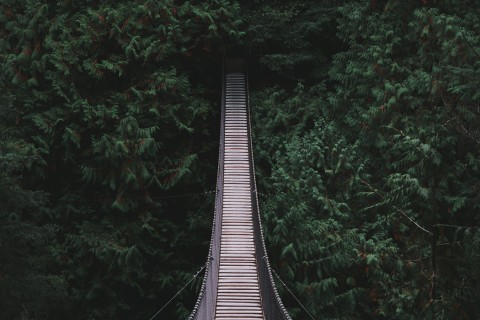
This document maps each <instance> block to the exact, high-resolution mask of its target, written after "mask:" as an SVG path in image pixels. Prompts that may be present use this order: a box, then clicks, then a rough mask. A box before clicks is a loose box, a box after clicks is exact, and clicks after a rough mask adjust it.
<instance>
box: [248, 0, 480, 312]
mask: <svg viewBox="0 0 480 320" xmlns="http://www.w3.org/2000/svg"><path fill="white" fill-rule="evenodd" d="M468 3H469V5H468V6H465V4H466V2H465V1H455V2H454V3H452V2H449V3H448V4H446V3H445V4H444V3H443V2H435V1H407V2H405V1H351V2H349V3H346V4H342V5H339V6H337V8H336V14H338V16H337V15H333V16H334V17H335V20H336V23H337V25H338V32H337V36H338V37H339V38H340V39H341V40H342V41H343V42H344V43H345V44H346V45H347V46H348V47H347V48H345V49H343V48H342V47H337V50H338V52H337V53H336V54H335V55H334V56H333V63H332V64H331V67H330V70H329V71H328V75H325V74H323V75H321V76H320V77H318V78H317V76H314V75H313V74H309V73H302V75H305V76H306V77H308V78H307V79H305V82H304V83H305V85H304V86H305V88H303V86H302V90H301V91H299V90H298V89H296V90H293V91H290V90H288V89H287V91H285V90H283V91H281V90H278V89H262V90H261V91H260V92H258V93H257V92H256V93H254V94H253V97H254V99H253V108H254V112H255V121H256V123H258V124H260V125H259V126H258V127H257V128H256V129H255V130H256V135H255V143H256V157H257V159H258V161H257V166H258V170H257V173H258V174H259V175H260V179H259V181H261V184H260V188H261V189H263V192H264V193H265V194H266V197H264V198H261V202H263V203H264V205H263V208H262V209H263V212H264V214H265V219H266V224H265V227H266V229H267V234H268V235H269V236H268V237H267V240H268V242H269V245H270V246H269V247H271V248H272V249H273V251H271V252H270V257H271V259H272V260H273V266H274V267H275V268H277V269H278V270H279V272H280V274H281V275H282V276H283V278H284V280H287V283H288V284H290V286H291V287H292V288H293V289H294V292H295V294H296V295H298V296H299V297H300V298H301V299H302V301H304V302H306V304H307V307H308V309H309V310H310V312H311V313H313V314H314V315H315V316H316V317H318V318H322V319H324V318H326V319H329V318H332V319H333V318H335V319H339V318H342V319H356V318H362V319H384V318H385V319H419V318H422V319H423V318H425V319H452V318H458V319H460V318H461V319H474V318H475V317H476V315H477V314H478V313H479V312H480V311H479V310H478V305H477V303H476V302H475V301H478V300H479V298H480V297H479V296H478V292H479V272H478V267H477V265H478V263H479V260H478V255H477V254H476V253H473V251H472V250H478V241H477V240H476V238H477V237H478V234H479V229H480V228H479V221H478V214H477V212H478V203H479V201H478V200H479V198H478V190H479V186H480V180H479V177H480V172H479V171H478V168H479V167H478V161H479V159H480V153H479V150H480V149H479V147H480V145H479V142H480V141H479V139H478V121H479V116H480V113H479V110H478V99H479V98H480V96H479V95H478V81H479V80H480V78H479V77H478V71H479V70H478V67H479V63H478V61H479V60H478V58H479V51H480V50H479V48H480V42H479V38H478V36H477V34H478V26H479V25H480V20H479V18H478V17H479V7H478V5H477V4H476V3H475V4H474V3H473V2H468ZM297 5H298V6H301V5H302V4H301V3H297ZM282 8H283V7H282ZM317 8H318V7H317ZM265 9H266V10H268V5H265ZM278 10H280V12H277V13H275V11H270V12H272V14H274V15H275V16H276V17H277V18H279V19H280V17H281V16H284V17H285V16H288V17H290V16H289V10H288V9H287V8H284V10H283V11H282V10H281V9H278ZM288 19H290V18H288ZM288 19H287V20H288ZM308 20H309V19H308V15H306V16H304V19H303V20H302V22H303V23H305V24H307V23H309V22H308ZM321 20H322V18H319V19H318V21H321ZM282 21H286V20H282ZM289 21H291V20H289ZM269 23H270V21H269V20H267V21H266V22H265V24H266V25H267V26H268V24H269ZM279 23H280V22H279ZM286 26H288V27H291V26H292V25H291V24H288V23H287V24H286ZM258 29H259V30H268V28H267V29H262V28H258ZM270 36H271V37H273V36H274V35H273V31H271V33H270ZM289 39H290V38H289ZM293 39H294V40H291V41H296V40H297V39H298V37H297V38H293ZM317 41H321V38H317ZM252 43H253V45H257V44H256V43H255V41H254V40H252ZM285 43H286V44H285V46H284V47H282V48H278V52H277V54H278V55H281V54H283V53H286V52H290V51H291V48H290V47H289V45H288V43H289V41H285ZM260 60H261V61H262V62H263V63H269V64H270V67H271V68H272V69H276V68H280V69H281V71H280V73H282V72H284V73H288V74H290V75H292V74H293V75H295V74H296V72H300V70H302V69H301V67H300V66H299V65H298V66H296V67H294V71H293V72H290V71H289V70H290V68H291V66H289V65H288V64H284V65H282V66H279V64H277V63H276V62H275V61H269V62H267V61H266V60H263V58H260ZM300 77H301V76H298V75H297V76H296V77H295V78H296V79H299V78H300ZM315 79H324V80H325V81H324V83H325V84H326V91H325V90H323V91H319V90H318V87H317V85H315V86H313V87H312V88H311V89H310V87H311V85H310V84H311V83H314V84H315V83H316V84H318V83H319V81H318V80H315ZM253 88H255V86H253ZM258 88H261V87H260V86H258ZM287 88H288V87H287ZM312 92H315V94H312ZM312 123H315V125H312ZM262 200H263V201H262ZM337 239H338V240H340V239H341V241H340V242H338V243H337V242H336V240H337ZM330 245H332V247H331V248H329V246H330ZM267 246H268V245H267ZM327 248H329V249H330V250H332V251H328V250H327ZM474 248H476V249H474ZM333 250H334V251H333ZM315 258H316V259H315ZM337 272H338V273H337ZM322 283H328V284H329V285H328V286H327V285H324V286H323V287H322V286H321V285H320V284H322ZM315 285H317V286H318V285H320V286H319V287H316V290H312V289H311V288H313V287H314V286H315ZM309 286H311V287H309ZM350 289H352V290H350ZM323 290H324V291H323ZM317 294H318V296H317ZM284 296H287V297H288V295H287V294H286V293H285V295H284ZM286 302H287V305H289V306H290V305H291V306H295V307H297V304H296V303H295V302H294V301H289V300H288V299H287V300H286ZM292 314H294V315H297V318H299V319H304V318H305V319H306V318H307V315H306V314H305V313H304V312H302V311H300V310H298V309H292Z"/></svg>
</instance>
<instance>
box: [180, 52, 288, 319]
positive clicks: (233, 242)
mask: <svg viewBox="0 0 480 320" xmlns="http://www.w3.org/2000/svg"><path fill="white" fill-rule="evenodd" d="M248 101H249V99H248V77H247V73H246V69H245V65H244V62H243V60H241V59H230V60H226V61H225V62H224V72H223V81H222V103H221V105H222V116H221V117H222V120H221V129H220V149H219V157H218V173H217V190H216V197H215V213H214V221H213V226H212V237H211V241H210V249H209V253H208V259H207V264H206V268H205V276H204V279H203V283H202V287H201V290H200V294H199V297H198V300H197V303H196V305H195V307H194V309H193V312H192V314H191V315H190V317H189V319H190V320H211V319H215V320H234V319H236V320H238V319H266V320H273V319H275V320H281V319H285V320H291V318H290V316H289V315H288V313H287V311H286V309H285V307H284V306H283V304H282V301H281V300H280V297H279V295H278V293H277V290H276V287H275V283H274V281H273V277H272V270H271V269H270V265H269V262H268V258H267V252H266V249H265V242H264V239H263V233H262V228H261V221H260V215H259V210H258V196H257V192H256V186H255V185H256V184H255V174H254V172H255V171H254V161H253V154H252V140H251V121H250V112H249V103H248Z"/></svg>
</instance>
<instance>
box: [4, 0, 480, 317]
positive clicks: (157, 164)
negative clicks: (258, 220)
mask: <svg viewBox="0 0 480 320" xmlns="http://www.w3.org/2000/svg"><path fill="white" fill-rule="evenodd" d="M241 4H242V7H241V8H240V6H239V4H238V3H237V2H235V1H229V0H220V1H217V0H215V1H173V0H168V1H150V0H146V1H134V0H128V1H120V2H119V1H83V2H82V1H76V2H75V1H62V2H58V1H57V2H52V1H40V0H28V1H20V0H9V1H4V2H2V3H1V4H0V72H1V74H2V76H3V78H2V79H1V81H0V89H1V91H0V120H1V123H0V129H1V139H0V169H1V172H0V175H1V180H0V218H1V219H2V224H1V227H0V301H1V302H0V309H1V310H2V313H1V316H0V318H2V319H64V318H65V317H68V318H69V319H73V320H75V319H148V318H149V316H151V315H152V314H154V313H155V312H156V311H157V310H158V308H159V307H161V306H162V305H163V303H165V302H167V301H168V299H169V298H170V297H171V296H173V295H174V294H175V292H176V291H177V290H178V289H179V288H181V287H182V286H183V284H184V283H186V282H188V281H189V280H190V279H191V277H192V275H193V273H194V272H195V271H196V270H198V269H199V268H200V266H201V265H202V264H203V263H204V262H205V257H206V255H207V248H208V241H209V239H210V227H211V214H212V212H213V207H212V206H213V194H212V193H208V192H209V191H212V190H214V188H215V186H214V185H215V175H216V161H217V145H218V141H217V137H218V134H217V132H218V115H219V114H218V101H219V92H220V91H219V84H220V77H219V75H220V57H221V55H222V52H224V51H227V52H228V51H229V48H231V47H233V48H234V49H235V50H239V48H241V49H243V50H244V51H245V52H247V53H248V54H249V66H250V88H251V101H252V110H253V121H254V122H253V124H254V145H255V158H256V166H257V175H258V180H257V181H258V186H257V188H258V190H259V191H260V192H261V195H260V204H261V213H262V214H263V221H264V228H265V231H266V232H265V235H266V240H267V248H268V251H269V257H270V259H271V261H272V266H273V267H274V268H275V270H276V271H277V272H278V273H279V274H280V276H281V277H282V278H283V280H284V281H286V283H287V285H288V286H289V287H290V288H291V289H292V290H293V292H294V293H295V295H296V296H298V298H299V299H300V300H301V301H302V302H304V304H305V306H306V307H307V308H308V310H309V312H310V313H312V314H313V315H314V316H315V318H317V319H475V318H476V317H477V316H478V314H480V310H479V306H478V301H479V300H480V296H479V292H480V288H479V285H480V272H479V270H480V269H479V268H478V265H479V264H480V256H479V254H478V252H480V228H479V226H480V221H479V220H478V219H479V218H478V217H479V215H478V210H479V206H480V205H479V204H480V197H479V194H480V153H479V150H480V134H479V129H478V123H479V121H480V119H479V116H480V111H479V108H478V105H479V99H480V94H479V91H478V88H479V86H480V77H479V74H480V73H479V72H480V62H479V61H480V59H479V58H480V37H479V36H478V34H479V28H480V27H479V26H480V20H479V17H480V8H479V4H478V2H477V1H467V0H454V1H436V0H418V1H416V0H411V1H399V0H384V1H380V0H357V1H348V2H346V1H310V0H305V1H303V0H302V1H242V2H241ZM230 51H232V52H233V49H232V50H230ZM233 53H234V54H235V53H236V54H238V52H233ZM200 281H201V280H200V279H197V280H196V281H195V282H193V285H192V286H191V287H189V288H188V290H186V291H184V292H183V293H182V294H181V295H180V296H179V298H178V299H177V300H176V301H175V302H174V303H172V304H171V305H170V306H169V307H168V308H167V309H166V310H165V311H164V312H163V313H162V314H161V315H160V318H162V319H184V318H186V317H187V316H188V314H189V312H190V310H191V308H192V306H193V305H194V301H195V298H196V294H197V291H198V289H199V286H200ZM195 289H196V290H197V291H196V290H195ZM279 289H280V292H281V295H282V298H283V300H284V301H285V304H286V306H287V307H288V308H289V311H290V312H291V314H292V316H293V317H294V318H295V319H307V318H308V317H307V314H306V313H305V312H304V311H303V310H301V309H300V308H299V306H298V304H297V302H296V301H295V300H294V299H293V298H292V297H291V296H290V295H289V294H288V292H286V291H285V290H284V289H282V288H279Z"/></svg>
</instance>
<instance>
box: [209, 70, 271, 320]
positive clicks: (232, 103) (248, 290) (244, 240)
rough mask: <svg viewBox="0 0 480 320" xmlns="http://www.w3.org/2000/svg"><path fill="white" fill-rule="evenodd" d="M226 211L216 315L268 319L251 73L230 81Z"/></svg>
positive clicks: (220, 318) (235, 75) (223, 319)
mask: <svg viewBox="0 0 480 320" xmlns="http://www.w3.org/2000/svg"><path fill="white" fill-rule="evenodd" d="M225 86H226V87H225V91H226V95H225V155H224V157H225V158H224V170H223V179H224V180H223V183H224V189H223V201H222V202H223V215H222V233H221V243H220V269H219V278H218V292H217V303H216V310H215V319H217V320H227V319H237V320H238V319H264V316H263V311H262V303H261V298H260V288H259V283H258V276H257V274H258V272H257V264H256V260H255V244H254V235H253V219H252V201H251V192H252V190H251V189H250V186H251V181H250V163H249V157H250V155H249V152H248V143H249V141H248V140H249V136H248V129H247V128H248V123H247V104H246V103H247V101H246V89H245V76H244V75H243V74H241V73H229V74H227V75H226V83H225Z"/></svg>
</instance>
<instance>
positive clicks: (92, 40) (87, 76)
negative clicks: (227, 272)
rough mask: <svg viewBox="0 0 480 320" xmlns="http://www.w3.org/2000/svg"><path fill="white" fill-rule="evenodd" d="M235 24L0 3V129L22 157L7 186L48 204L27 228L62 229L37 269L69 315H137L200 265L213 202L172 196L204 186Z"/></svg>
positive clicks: (96, 4)
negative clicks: (14, 184)
mask: <svg viewBox="0 0 480 320" xmlns="http://www.w3.org/2000/svg"><path fill="white" fill-rule="evenodd" d="M240 23H241V21H240V20H239V19H238V5H237V4H236V3H234V2H231V1H228V0H222V1H202V2H193V1H183V2H178V1H149V0H148V1H141V2H139V1H133V0H132V1H121V2H112V1H89V2H74V1H63V2H49V1H36V0H31V1H30V0H29V1H7V2H3V3H2V4H1V5H0V34H1V39H0V59H1V65H0V70H1V73H2V74H3V75H4V76H5V79H6V86H7V90H8V91H9V92H11V93H12V94H13V95H15V96H16V97H17V99H16V100H14V101H13V105H12V112H13V114H14V115H13V117H12V118H10V119H8V120H7V122H6V124H5V125H6V126H7V127H9V128H15V133H16V137H17V138H18V139H19V140H21V141H24V144H25V147H24V148H25V149H26V150H27V151H28V152H29V153H28V154H29V155H31V157H30V158H29V159H30V160H29V161H30V162H29V165H28V166H23V167H22V168H24V170H22V171H23V172H22V173H23V176H22V179H20V180H21V181H19V183H20V182H21V183H22V185H23V186H25V187H26V188H32V189H33V188H35V189H36V188H38V189H43V190H44V191H45V192H48V193H49V195H50V205H49V206H48V210H47V209H46V208H45V210H40V212H39V213H38V218H36V219H34V218H33V217H32V218H31V219H29V221H31V222H32V223H34V224H35V225H43V224H47V225H48V224H52V225H59V226H60V227H59V229H58V230H57V235H56V238H58V239H57V240H58V241H59V245H58V248H57V249H58V250H56V251H55V252H53V253H52V256H50V257H49V259H50V260H49V263H51V264H52V268H57V269H58V270H61V273H59V274H58V276H59V279H60V280H61V281H63V282H64V283H66V284H67V286H68V292H66V293H64V298H65V299H68V300H70V301H71V305H70V307H68V308H70V312H69V314H71V317H70V318H71V319H145V318H147V317H148V316H149V315H152V314H153V313H155V311H156V310H157V308H159V307H160V306H161V304H162V303H164V302H166V301H167V300H168V299H169V298H170V297H171V296H172V295H173V293H174V292H175V291H176V290H177V289H178V288H180V287H181V286H182V284H183V283H184V282H186V280H188V279H189V277H190V276H191V275H192V272H194V271H195V270H196V269H197V268H198V267H199V266H201V265H202V264H203V263H204V259H205V256H206V254H207V248H208V246H207V245H208V243H207V242H208V232H209V231H208V230H209V227H210V221H211V218H210V216H211V213H212V203H213V202H212V201H211V200H212V199H211V198H210V197H208V194H200V195H196V196H189V197H187V198H182V197H176V196H177V195H179V194H180V195H181V194H186V193H202V192H204V191H210V190H213V189H214V182H215V173H216V168H215V167H216V161H215V158H216V151H217V148H216V145H217V144H218V141H216V137H217V134H216V132H217V130H218V128H217V126H218V122H217V121H216V120H218V117H217V115H218V104H217V103H216V102H217V101H218V95H217V93H216V91H215V90H216V86H217V85H216V84H217V83H218V80H219V76H220V74H219V70H220V68H219V67H220V66H219V61H220V59H219V58H220V57H221V52H222V50H225V48H226V47H227V46H228V43H229V42H232V41H237V40H238V38H239V37H240V36H241V35H242V34H241V33H240V32H239V31H238V30H237V29H238V25H239V24H240ZM216 70H218V71H216ZM207 71H208V72H209V76H208V77H205V73H206V72H207ZM27 151H25V152H27ZM172 196H173V197H172ZM184 200H187V201H184ZM207 204H208V205H207ZM38 206H39V207H45V205H44V204H42V203H40V204H39V205H38ZM198 220H200V221H199V222H198V224H199V225H196V226H195V227H198V228H199V229H194V228H193V226H192V225H191V224H192V223H193V222H192V221H198ZM202 228H203V229H202ZM192 234H193V235H192ZM197 234H198V237H197V236H196V235H197ZM205 235H207V236H205ZM199 239H201V240H199ZM198 252H201V253H203V255H200V254H199V253H198ZM42 272H43V271H42ZM42 272H40V273H41V274H42ZM12 294H16V293H15V291H13V292H12ZM40 296H41V297H42V298H43V295H42V294H40ZM194 296H195V291H194V290H192V292H191V293H190V295H185V296H184V299H183V300H180V302H179V304H178V305H177V306H174V305H172V306H171V308H170V309H169V310H166V311H165V313H164V315H163V317H165V318H175V317H178V318H185V315H186V314H188V309H187V308H190V307H191V306H192V305H193V303H194V298H195V297H194ZM184 303H186V304H187V305H186V306H184V305H183V304H184ZM25 308H26V310H25V313H28V314H29V315H30V316H31V317H32V318H33V317H42V316H43V315H44V314H43V313H39V312H40V311H38V310H34V309H30V306H29V305H26V306H25ZM15 312H16V313H17V314H16V316H20V313H19V312H20V311H19V310H13V309H12V313H15ZM12 317H13V315H12ZM50 317H55V315H54V314H53V313H51V314H50Z"/></svg>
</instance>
